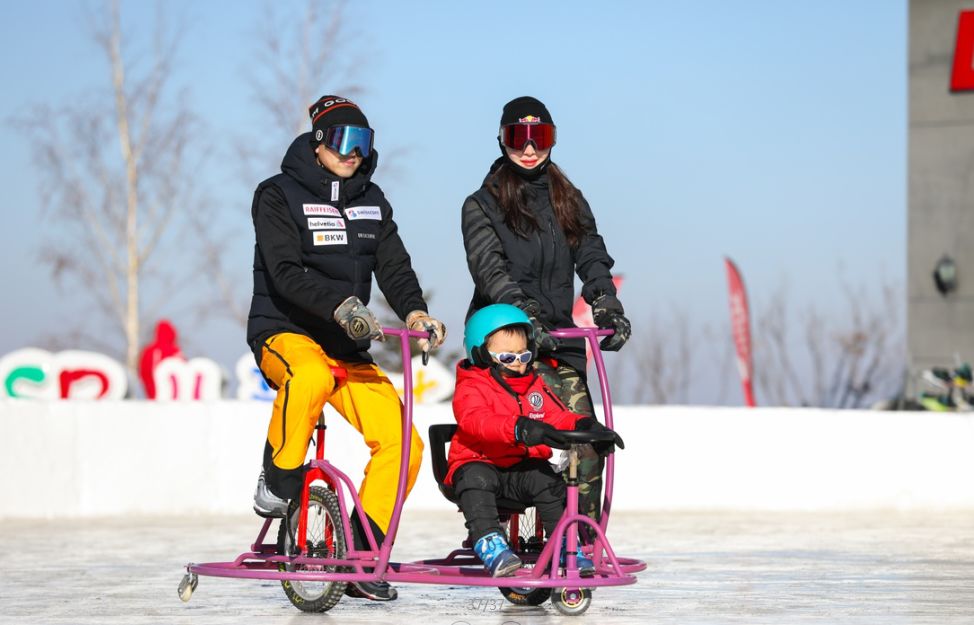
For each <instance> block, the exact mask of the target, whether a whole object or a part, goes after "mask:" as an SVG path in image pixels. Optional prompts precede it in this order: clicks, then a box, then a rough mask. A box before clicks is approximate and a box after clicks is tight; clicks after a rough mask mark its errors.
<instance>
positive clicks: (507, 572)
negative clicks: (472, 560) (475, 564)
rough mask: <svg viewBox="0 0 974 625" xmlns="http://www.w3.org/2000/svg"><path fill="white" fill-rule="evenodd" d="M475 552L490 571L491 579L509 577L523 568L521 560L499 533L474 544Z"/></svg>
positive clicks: (494, 533)
mask: <svg viewBox="0 0 974 625" xmlns="http://www.w3.org/2000/svg"><path fill="white" fill-rule="evenodd" d="M473 550H474V553H476V554H477V557H478V558H480V561H481V562H483V563H484V567H485V568H486V569H487V570H488V571H490V576H491V577H509V576H511V575H514V571H516V570H518V569H519V568H521V558H519V557H517V555H515V554H514V552H513V551H511V548H510V547H508V545H507V540H505V539H504V537H503V536H502V535H501V534H500V533H499V532H491V533H490V534H487V535H486V536H483V537H481V538H480V540H478V541H477V542H476V543H474V546H473Z"/></svg>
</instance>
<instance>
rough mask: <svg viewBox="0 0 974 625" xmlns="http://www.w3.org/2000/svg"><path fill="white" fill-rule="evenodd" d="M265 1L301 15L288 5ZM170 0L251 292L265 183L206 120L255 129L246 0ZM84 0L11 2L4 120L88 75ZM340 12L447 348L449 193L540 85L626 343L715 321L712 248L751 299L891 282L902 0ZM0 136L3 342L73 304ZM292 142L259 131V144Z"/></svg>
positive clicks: (136, 16)
mask: <svg viewBox="0 0 974 625" xmlns="http://www.w3.org/2000/svg"><path fill="white" fill-rule="evenodd" d="M89 4H92V5H94V4H95V3H94V2H92V3H89ZM278 5H279V6H280V7H283V11H284V12H285V13H286V12H287V11H289V10H293V13H294V16H295V17H294V19H297V18H298V16H300V14H301V11H302V7H303V3H300V2H280V3H278ZM164 6H165V7H166V9H167V11H169V13H170V14H171V15H174V16H183V18H184V20H185V24H186V25H187V27H186V29H185V31H184V32H183V37H182V48H181V50H180V55H179V64H178V66H177V70H176V82H177V83H178V84H179V85H180V86H182V87H184V88H185V89H186V96H185V97H186V99H187V100H186V101H187V102H188V103H190V106H191V108H192V109H193V110H194V111H195V112H196V113H197V115H199V117H200V118H201V119H202V120H203V122H204V124H205V128H204V129H203V130H202V131H201V132H204V133H205V135H206V141H207V142H211V143H212V145H211V147H212V152H213V154H212V156H211V158H210V160H209V161H208V162H207V164H206V166H205V167H204V168H202V169H200V170H199V171H198V176H199V178H200V179H199V180H198V181H199V182H200V183H201V184H203V186H205V187H207V189H208V192H209V194H210V195H211V196H212V197H214V198H216V201H217V202H218V203H219V204H220V206H221V209H220V210H219V211H215V212H214V214H218V215H219V219H224V220H227V222H226V223H225V224H222V223H221V224H220V227H221V228H226V231H227V232H230V233H233V236H232V237H231V239H230V243H229V244H228V247H227V249H226V254H227V255H228V259H232V261H233V262H232V263H231V264H232V265H234V266H236V267H239V269H240V276H241V278H240V281H241V284H242V287H241V288H242V290H243V291H246V290H247V282H248V281H249V269H250V262H251V254H252V248H251V245H252V238H251V237H252V234H251V232H250V230H249V228H250V225H249V208H250V198H251V195H252V193H253V188H254V186H255V185H256V183H257V182H259V180H258V179H256V178H255V179H253V180H251V181H243V180H241V179H240V176H239V175H237V174H236V173H235V171H236V170H235V168H234V167H233V160H234V154H233V152H232V150H231V149H229V147H228V145H227V144H226V143H224V142H223V141H222V140H221V139H222V138H223V137H226V136H229V135H231V134H234V133H236V134H237V135H240V136H247V135H248V134H249V133H253V136H254V137H263V136H265V135H266V134H267V130H266V128H262V127H261V119H262V118H261V117H260V115H259V114H258V112H257V111H256V108H255V105H254V101H253V94H252V92H251V90H250V87H249V84H248V78H247V76H248V74H250V73H252V72H253V71H254V66H253V62H254V61H253V59H254V58H256V54H255V50H254V43H253V38H254V32H255V31H256V30H257V29H259V27H260V24H261V22H260V16H261V10H260V8H261V6H262V4H261V3H258V2H234V3H230V2H207V3H198V4H196V3H190V2H184V1H181V0H173V1H172V2H166V3H164ZM80 7H81V5H80V4H75V3H73V2H53V1H51V0H39V1H37V2H32V3H5V6H4V8H3V9H2V12H3V19H2V20H0V33H2V35H0V40H2V42H3V43H2V45H3V46H4V49H5V53H4V54H3V61H2V63H3V65H4V70H3V76H4V79H5V80H4V82H5V88H4V89H3V90H2V93H0V111H2V112H3V114H4V116H5V117H8V118H9V116H12V115H17V114H19V113H22V112H23V111H24V110H27V109H29V107H31V106H33V105H36V104H37V103H40V102H44V103H47V104H50V105H54V106H57V107H61V106H64V107H69V106H72V104H73V103H74V102H77V101H78V98H79V96H82V95H83V94H91V93H93V92H95V91H96V90H98V89H104V88H105V86H106V84H107V83H106V81H107V75H106V71H105V66H104V63H103V61H102V60H101V58H100V57H99V56H98V54H97V52H96V51H95V49H94V47H93V46H92V45H91V44H90V43H89V41H88V40H87V39H86V35H85V32H84V19H83V18H82V16H83V11H82V10H81V8H80ZM150 7H151V5H149V3H142V2H126V3H123V15H124V19H125V23H126V25H127V27H129V28H131V29H133V30H131V31H130V32H132V33H134V34H136V40H138V38H140V37H146V36H148V34H149V33H151V29H152V19H153V10H151V8H150ZM348 16H349V17H348V20H349V24H350V26H351V27H352V29H351V31H350V32H351V33H352V34H353V37H352V38H351V39H350V40H349V41H348V42H347V43H346V44H345V46H344V49H343V51H342V53H343V58H345V57H344V55H347V59H348V60H349V63H352V64H354V65H355V67H356V77H357V81H358V83H359V84H361V85H362V86H363V87H364V88H365V93H364V94H362V95H361V96H360V97H358V102H359V104H360V105H361V106H362V108H363V109H364V110H365V112H366V114H367V115H368V117H369V119H370V122H371V123H372V125H373V127H375V128H376V145H377V148H378V149H379V151H380V153H381V152H385V153H390V152H391V151H392V150H393V149H403V150H405V153H404V154H400V156H398V157H397V158H396V160H395V163H394V165H395V169H396V172H395V175H392V173H391V172H387V174H385V175H384V171H383V169H382V166H381V165H380V168H379V171H378V172H377V174H376V175H375V178H374V180H375V181H376V182H378V183H379V184H380V185H381V186H382V187H383V189H384V190H385V192H386V195H387V197H389V199H390V200H391V202H392V204H393V206H394V208H395V211H396V215H397V221H398V222H399V225H400V230H401V232H402V236H403V238H404V240H405V241H406V244H407V246H408V247H409V249H410V251H411V253H412V255H413V258H414V266H415V267H416V269H417V271H418V272H419V274H420V276H421V279H422V281H423V283H424V286H425V287H426V288H428V289H432V290H433V291H434V292H435V293H436V297H435V299H434V302H433V312H434V313H436V314H439V315H440V316H441V317H442V318H444V320H445V321H446V322H447V324H448V326H449V327H450V329H451V339H450V340H451V345H452V346H454V347H455V346H458V345H459V344H460V339H461V335H462V320H463V314H464V312H465V309H466V306H467V303H468V301H469V293H470V279H469V275H468V274H467V272H466V267H465V263H464V259H463V248H462V244H461V239H460V233H459V208H460V205H461V204H462V202H463V200H464V198H465V197H466V196H467V195H468V194H469V193H471V192H472V191H474V190H475V189H476V188H477V186H478V185H479V183H480V181H481V179H482V178H483V175H484V173H485V172H486V169H487V166H488V165H489V164H490V162H491V161H492V160H493V159H494V158H495V157H496V155H497V154H498V152H497V145H496V141H495V139H494V137H495V136H496V127H497V122H498V120H499V118H500V110H501V107H502V106H503V104H504V103H505V102H506V101H508V100H509V99H511V98H513V97H516V96H520V95H525V94H528V95H534V96H536V97H538V98H540V99H541V100H543V101H544V102H545V103H546V104H547V105H548V108H549V110H550V111H551V113H552V116H553V117H554V119H555V122H556V123H557V125H558V129H559V135H558V136H559V144H558V145H557V146H556V147H555V149H554V151H553V153H552V158H553V160H555V161H556V162H557V163H558V164H559V165H560V166H561V167H562V168H563V169H564V170H565V171H566V172H567V173H568V175H569V176H570V177H571V179H572V180H573V181H574V182H575V184H576V185H577V186H578V187H579V188H580V189H581V190H582V191H583V193H584V194H585V196H586V198H587V199H588V200H589V202H590V204H591V205H592V207H593V210H594V211H595V214H596V218H597V220H598V224H599V228H600V230H601V232H602V234H603V236H604V238H605V240H606V242H607V245H608V247H609V251H610V253H611V254H612V255H613V257H614V258H615V259H616V263H617V264H616V270H617V271H618V272H620V273H623V274H625V276H626V279H627V282H626V284H625V285H624V287H623V290H622V293H621V298H622V300H623V302H624V303H625V305H626V307H627V311H628V312H629V314H630V316H631V317H632V319H633V322H634V326H635V333H634V336H635V337H636V339H634V340H637V339H638V337H639V326H640V323H644V324H645V323H648V321H649V320H650V319H652V318H654V317H661V316H667V315H669V314H671V312H672V311H673V310H680V311H684V313H685V314H686V315H687V316H689V317H690V318H691V319H692V320H693V321H694V323H695V324H698V325H708V326H710V327H713V328H720V327H724V325H726V319H727V297H726V285H725V281H724V273H723V265H722V256H724V255H729V256H731V257H732V258H733V259H734V260H735V261H736V262H737V264H738V266H739V267H740V268H741V270H742V272H743V273H744V278H745V281H746V283H747V286H748V289H749V293H750V296H751V299H752V301H753V302H754V303H755V304H756V305H760V303H761V302H762V301H765V300H767V299H768V298H770V296H771V294H772V293H773V292H775V290H778V289H781V288H782V285H785V284H787V287H786V288H787V293H788V295H789V297H790V298H791V301H792V302H793V303H794V305H795V306H796V307H801V306H805V305H808V304H814V305H816V306H818V307H819V309H820V310H822V311H825V312H827V313H830V314H835V315H839V314H840V313H841V311H842V310H843V306H842V305H841V299H842V296H841V282H842V281H843V280H844V281H846V282H848V283H851V284H854V285H873V284H877V283H879V282H887V283H891V284H896V285H900V286H902V284H903V280H904V275H905V256H906V247H905V241H906V106H907V105H906V52H907V32H906V25H907V7H906V3H905V2H889V1H879V0H876V1H872V2H865V1H864V2H840V1H837V0H836V1H823V2H815V3H782V2H773V1H753V2H735V3H729V2H720V1H716V0H714V1H710V2H693V3H685V2H636V1H632V2H610V1H606V2H600V3H580V2H579V3H573V2H535V3H523V2H508V1H500V2H490V3H473V2H417V3H402V2H380V1H378V0H367V1H363V2H355V3H353V4H352V5H351V6H350V8H349V13H348ZM360 61H364V62H360ZM333 90H334V86H333V85H329V84H322V85H321V87H320V89H319V91H320V92H321V93H322V94H323V93H327V92H331V91H333ZM297 104H300V105H302V106H306V105H307V104H310V103H297ZM248 126H253V127H252V128H248ZM0 133H2V141H0V165H2V168H0V169H2V174H0V175H2V176H3V188H4V190H5V193H4V197H3V200H2V202H3V204H4V205H5V207H4V208H5V210H4V211H3V214H4V215H5V217H6V224H5V227H4V228H3V229H2V232H0V259H2V262H3V266H4V267H6V268H7V275H6V279H5V283H6V284H5V295H4V297H3V303H2V305H0V319H2V321H3V325H4V327H5V328H6V330H5V332H4V333H3V334H2V337H0V353H6V352H8V351H11V350H12V349H15V348H18V347H22V346H25V345H28V344H33V343H36V342H37V341H38V340H39V338H38V337H41V336H44V335H47V334H50V333H52V332H54V331H56V330H57V328H58V327H60V326H62V325H63V324H65V323H66V322H67V320H69V319H72V318H73V317H74V315H73V314H72V310H73V307H74V305H75V303H76V302H74V301H73V300H72V299H66V298H65V296H64V295H59V294H58V292H57V291H56V290H55V289H54V288H53V286H51V285H50V280H49V278H48V273H47V269H46V268H45V267H43V266H41V265H40V264H39V263H38V262H37V248H38V245H39V242H40V240H42V237H44V236H47V235H52V234H53V235H55V236H56V231H57V224H56V223H51V222H49V221H44V220H42V219H40V218H39V212H40V211H39V209H40V206H39V203H40V202H41V200H40V196H39V194H38V184H39V182H40V180H41V178H40V177H39V176H38V172H36V171H34V168H33V165H32V164H31V162H30V157H29V152H28V147H27V138H26V137H25V136H24V135H23V134H22V133H19V132H16V131H15V130H14V129H12V128H11V127H9V126H8V125H5V126H2V127H0ZM285 148H286V142H281V143H280V145H278V146H276V148H274V149H273V150H271V151H272V152H273V153H271V154H269V155H268V157H269V158H270V159H271V162H277V161H278V160H279V158H280V155H282V154H283V151H284V149H285ZM65 149H66V150H70V149H71V146H65ZM273 173H274V171H267V172H266V173H265V174H262V175H271V174H273ZM187 288H205V285H198V284H194V285H189V286H188V287H187ZM162 312H165V311H162ZM900 314H902V311H901V312H900ZM174 321H175V322H176V324H177V326H182V327H183V331H184V334H185V335H186V336H185V339H186V341H187V346H188V347H187V351H190V352H192V353H191V354H190V355H207V356H210V357H213V358H215V359H217V360H218V361H220V362H221V364H224V366H226V367H228V368H230V366H231V365H232V363H233V361H234V360H235V359H236V357H237V356H239V355H240V354H242V353H244V351H245V350H246V346H245V345H244V343H243V337H242V331H241V330H240V328H238V327H236V326H233V325H232V324H231V323H230V322H226V321H219V322H210V323H208V324H206V328H205V329H204V328H203V327H197V326H195V325H194V324H195V321H194V320H190V319H184V320H181V319H179V318H175V319H174Z"/></svg>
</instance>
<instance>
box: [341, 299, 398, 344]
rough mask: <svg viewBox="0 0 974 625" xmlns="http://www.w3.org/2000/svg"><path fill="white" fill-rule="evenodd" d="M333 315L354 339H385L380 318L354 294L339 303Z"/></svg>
mask: <svg viewBox="0 0 974 625" xmlns="http://www.w3.org/2000/svg"><path fill="white" fill-rule="evenodd" d="M332 316H333V317H334V318H335V321H337V322H338V325H340V326H341V327H342V330H345V334H347V335H348V336H349V338H351V339H352V340H355V341H363V340H366V339H369V340H375V341H381V340H384V339H385V335H384V334H382V327H381V326H380V325H379V321H378V319H376V318H375V315H373V314H372V311H371V310H369V309H368V308H366V307H365V304H363V303H362V300H360V299H359V298H357V297H355V296H354V295H353V296H351V297H350V298H348V299H347V300H345V301H344V302H342V303H341V304H339V305H338V308H336V309H335V312H334V314H333V315H332Z"/></svg>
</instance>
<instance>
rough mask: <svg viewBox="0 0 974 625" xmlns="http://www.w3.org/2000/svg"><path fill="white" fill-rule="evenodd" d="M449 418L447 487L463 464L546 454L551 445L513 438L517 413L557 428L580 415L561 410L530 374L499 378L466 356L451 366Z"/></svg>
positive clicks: (508, 462)
mask: <svg viewBox="0 0 974 625" xmlns="http://www.w3.org/2000/svg"><path fill="white" fill-rule="evenodd" d="M453 416H454V417H456V420H457V426H458V427H457V433H456V434H454V435H453V440H452V441H450V454H449V456H448V457H447V461H448V462H449V465H450V466H449V469H448V471H447V474H446V479H445V482H446V484H448V485H452V484H453V473H454V472H455V471H456V470H457V469H458V468H460V466H462V465H464V464H466V463H468V462H474V461H477V462H487V463H490V464H493V465H496V466H498V467H510V466H513V465H515V464H517V463H518V462H521V461H522V460H524V459H526V458H542V459H547V458H550V457H551V447H548V446H547V445H535V446H534V447H528V446H526V445H524V444H523V443H518V442H517V441H515V440H514V424H515V422H516V421H517V418H518V417H528V418H531V419H539V420H544V421H545V422H546V423H550V424H551V425H553V426H554V427H556V428H558V429H559V430H571V429H574V428H575V422H576V421H577V420H578V419H581V418H582V417H581V415H578V414H575V413H574V412H571V411H569V410H568V409H567V408H565V405H564V404H563V403H561V401H560V400H559V399H558V398H557V397H556V396H555V394H554V392H552V391H551V389H549V388H548V387H547V386H546V385H545V384H544V382H542V380H541V378H540V377H539V376H538V375H537V374H536V373H533V372H532V373H531V374H530V375H527V376H525V377H522V378H505V377H501V376H500V374H498V373H497V372H496V371H495V370H494V369H492V368H490V369H482V368H480V367H474V366H471V365H470V364H469V363H468V362H467V361H466V360H464V361H462V362H461V363H460V364H458V365H457V388H456V393H455V394H454V395H453Z"/></svg>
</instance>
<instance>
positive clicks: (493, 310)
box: [463, 304, 534, 365]
mask: <svg viewBox="0 0 974 625" xmlns="http://www.w3.org/2000/svg"><path fill="white" fill-rule="evenodd" d="M513 325H523V326H524V327H525V328H524V329H525V330H527V332H528V349H530V350H531V351H534V347H533V346H532V343H533V339H534V325H533V324H532V323H531V319H530V318H529V317H528V315H527V313H525V312H524V311H523V310H521V309H520V308H518V307H517V306H512V305H511V304H491V305H490V306H485V307H484V308H481V309H480V310H478V311H477V312H475V313H474V314H472V315H471V316H470V319H468V320H467V325H466V327H465V328H464V330H463V348H464V350H465V351H466V352H467V358H469V359H470V362H471V363H473V364H475V365H486V364H488V363H489V362H490V359H489V358H488V357H487V356H486V354H485V353H483V352H484V351H485V350H484V343H486V342H487V337H488V336H490V335H491V334H492V333H494V332H496V331H497V330H500V329H501V328H503V327H505V326H513Z"/></svg>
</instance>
